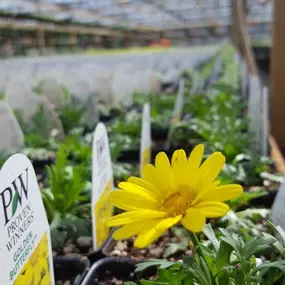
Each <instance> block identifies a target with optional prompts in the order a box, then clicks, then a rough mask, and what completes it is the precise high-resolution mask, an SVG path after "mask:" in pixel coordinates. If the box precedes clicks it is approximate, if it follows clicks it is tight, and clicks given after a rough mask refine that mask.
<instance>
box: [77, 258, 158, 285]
mask: <svg viewBox="0 0 285 285" xmlns="http://www.w3.org/2000/svg"><path fill="white" fill-rule="evenodd" d="M137 263H138V262H137V261H135V260H133V259H130V258H122V257H106V258H104V259H101V260H99V261H97V262H96V263H94V264H93V265H92V267H91V268H90V270H89V272H88V274H87V275H86V277H85V279H84V280H83V282H82V283H81V284H80V285H100V284H109V283H107V282H108V280H110V281H111V280H112V279H113V278H115V279H117V280H121V281H123V282H126V281H134V282H137V283H138V282H139V280H141V279H142V278H144V279H149V277H151V276H154V275H155V274H156V271H157V270H156V268H155V267H151V268H148V269H146V270H145V271H144V272H143V273H139V274H137V273H136V274H135V273H134V271H135V265H136V264H137Z"/></svg>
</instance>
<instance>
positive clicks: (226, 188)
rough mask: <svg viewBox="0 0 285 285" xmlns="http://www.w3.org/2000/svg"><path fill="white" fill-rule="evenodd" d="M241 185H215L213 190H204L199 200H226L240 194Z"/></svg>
mask: <svg viewBox="0 0 285 285" xmlns="http://www.w3.org/2000/svg"><path fill="white" fill-rule="evenodd" d="M242 191H243V189H242V187H241V186H240V185H238V184H228V185H223V186H219V187H216V188H215V190H214V191H207V192H205V193H204V194H203V195H202V196H201V197H200V199H199V202H206V201H220V202H223V201H228V200H231V199H234V198H237V197H239V196H240V195H241V194H242Z"/></svg>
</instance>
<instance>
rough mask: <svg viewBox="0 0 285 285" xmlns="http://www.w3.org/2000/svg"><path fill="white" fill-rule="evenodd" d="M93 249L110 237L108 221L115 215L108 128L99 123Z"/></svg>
mask: <svg viewBox="0 0 285 285" xmlns="http://www.w3.org/2000/svg"><path fill="white" fill-rule="evenodd" d="M92 183H93V189H92V228H93V247H94V249H97V248H99V247H100V246H101V245H102V243H103V242H104V241H105V240H106V239H107V237H108V235H109V228H108V227H107V226H106V221H107V219H109V218H110V217H111V216H112V215H113V206H112V204H111V202H110V200H109V196H110V193H111V191H112V190H113V186H114V178H113V170H112V162H111V155H110V147H109V140H108V134H107V130H106V127H105V125H104V124H103V123H99V124H98V125H97V127H96V129H95V132H94V138H93V157H92Z"/></svg>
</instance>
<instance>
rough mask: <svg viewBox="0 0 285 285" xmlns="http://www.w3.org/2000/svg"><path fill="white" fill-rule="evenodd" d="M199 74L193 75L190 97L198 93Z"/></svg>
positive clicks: (194, 73)
mask: <svg viewBox="0 0 285 285" xmlns="http://www.w3.org/2000/svg"><path fill="white" fill-rule="evenodd" d="M199 80H200V78H199V74H198V73H197V72H193V73H192V84H191V88H190V96H192V95H194V94H195V93H196V92H197V89H198V87H199Z"/></svg>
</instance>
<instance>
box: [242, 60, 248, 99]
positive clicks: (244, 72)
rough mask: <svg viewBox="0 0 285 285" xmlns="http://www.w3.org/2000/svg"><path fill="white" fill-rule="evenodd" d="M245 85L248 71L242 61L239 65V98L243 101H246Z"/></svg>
mask: <svg viewBox="0 0 285 285" xmlns="http://www.w3.org/2000/svg"><path fill="white" fill-rule="evenodd" d="M247 85H248V71H247V66H246V64H245V62H244V60H242V63H241V96H242V98H243V99H246V97H247V94H246V93H247Z"/></svg>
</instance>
